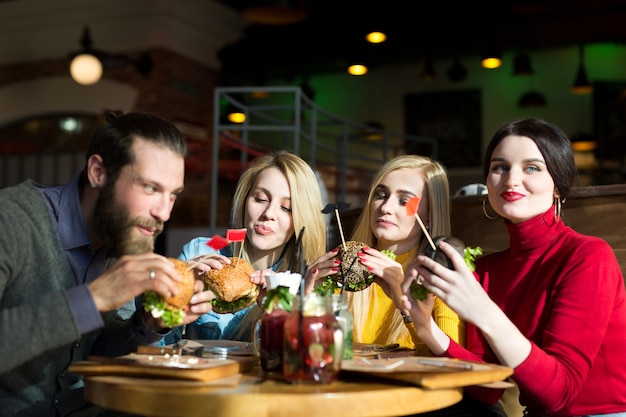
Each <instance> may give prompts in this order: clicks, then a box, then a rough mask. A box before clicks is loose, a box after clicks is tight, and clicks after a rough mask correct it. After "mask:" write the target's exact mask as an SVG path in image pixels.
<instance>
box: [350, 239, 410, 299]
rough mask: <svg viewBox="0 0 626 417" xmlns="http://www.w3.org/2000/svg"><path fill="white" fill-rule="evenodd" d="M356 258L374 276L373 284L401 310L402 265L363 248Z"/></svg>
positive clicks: (375, 250) (377, 251) (378, 252)
mask: <svg viewBox="0 0 626 417" xmlns="http://www.w3.org/2000/svg"><path fill="white" fill-rule="evenodd" d="M358 256H359V262H361V263H362V264H363V265H365V266H366V267H367V270H368V271H369V272H370V273H371V274H372V275H374V276H375V280H374V282H376V283H377V284H378V285H380V287H381V288H382V289H383V291H384V292H385V294H386V295H387V297H389V298H390V299H391V300H392V301H393V302H394V304H395V305H396V307H398V308H401V307H402V301H401V296H402V282H403V281H404V271H403V269H402V265H401V264H400V263H398V262H396V261H394V260H393V259H391V258H390V257H389V256H387V255H385V254H384V253H382V252H380V251H379V250H377V249H373V248H363V250H362V251H361V252H359V254H358Z"/></svg>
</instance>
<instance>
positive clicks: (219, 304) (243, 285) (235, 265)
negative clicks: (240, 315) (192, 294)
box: [200, 257, 259, 314]
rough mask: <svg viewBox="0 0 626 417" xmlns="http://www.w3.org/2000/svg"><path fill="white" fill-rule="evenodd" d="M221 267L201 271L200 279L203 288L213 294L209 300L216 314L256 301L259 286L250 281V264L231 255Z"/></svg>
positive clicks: (237, 309)
mask: <svg viewBox="0 0 626 417" xmlns="http://www.w3.org/2000/svg"><path fill="white" fill-rule="evenodd" d="M229 259H230V264H226V265H224V266H223V267H222V268H221V269H211V270H209V271H206V272H203V273H202V274H201V275H200V279H201V280H202V282H204V286H205V289H209V290H211V291H212V292H213V294H215V299H213V300H212V301H211V303H212V304H213V311H215V312H216V313H218V314H224V313H234V312H236V311H239V310H242V309H244V308H246V307H248V306H250V305H252V304H254V303H255V302H256V298H257V296H258V295H259V286H258V285H256V284H255V283H253V282H251V281H250V274H251V273H252V271H254V270H253V269H252V266H250V264H249V263H248V262H246V261H245V260H244V259H242V258H238V257H231V258H229Z"/></svg>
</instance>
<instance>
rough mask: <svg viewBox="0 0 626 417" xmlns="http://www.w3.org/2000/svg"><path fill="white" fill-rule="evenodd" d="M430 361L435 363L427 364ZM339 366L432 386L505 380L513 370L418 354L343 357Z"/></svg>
mask: <svg viewBox="0 0 626 417" xmlns="http://www.w3.org/2000/svg"><path fill="white" fill-rule="evenodd" d="M430 361H434V362H432V363H436V365H431V364H428V363H429V362H430ZM341 370H342V371H343V372H348V373H353V374H354V373H356V374H361V375H369V376H376V377H378V378H383V379H393V380H396V381H402V382H408V383H410V384H413V385H417V386H420V387H424V388H431V389H440V388H455V387H465V386H469V385H481V384H485V383H491V382H492V381H501V380H504V379H506V378H507V377H509V376H510V375H512V374H513V369H511V368H508V367H506V366H500V365H494V364H487V363H477V362H467V361H460V360H457V359H450V358H431V357H420V356H412V357H398V358H389V359H367V358H361V359H351V360H344V361H343V362H342V364H341Z"/></svg>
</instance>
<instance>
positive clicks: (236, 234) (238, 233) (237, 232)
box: [226, 228, 247, 242]
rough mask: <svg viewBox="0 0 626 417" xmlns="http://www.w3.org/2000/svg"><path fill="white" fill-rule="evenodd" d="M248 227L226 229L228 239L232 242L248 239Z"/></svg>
mask: <svg viewBox="0 0 626 417" xmlns="http://www.w3.org/2000/svg"><path fill="white" fill-rule="evenodd" d="M246 231H247V229H245V228H243V229H226V239H227V240H229V241H230V242H243V241H244V240H246Z"/></svg>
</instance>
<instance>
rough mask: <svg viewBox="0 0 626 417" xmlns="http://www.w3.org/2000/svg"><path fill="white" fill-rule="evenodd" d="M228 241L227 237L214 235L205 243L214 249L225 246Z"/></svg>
mask: <svg viewBox="0 0 626 417" xmlns="http://www.w3.org/2000/svg"><path fill="white" fill-rule="evenodd" d="M229 243H230V242H229V241H228V239H224V238H223V237H222V236H220V235H215V236H213V237H212V238H211V240H209V241H208V242H207V243H206V244H207V246H208V247H210V248H213V249H215V250H220V249H222V248H223V247H225V246H226V245H228V244H229Z"/></svg>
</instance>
